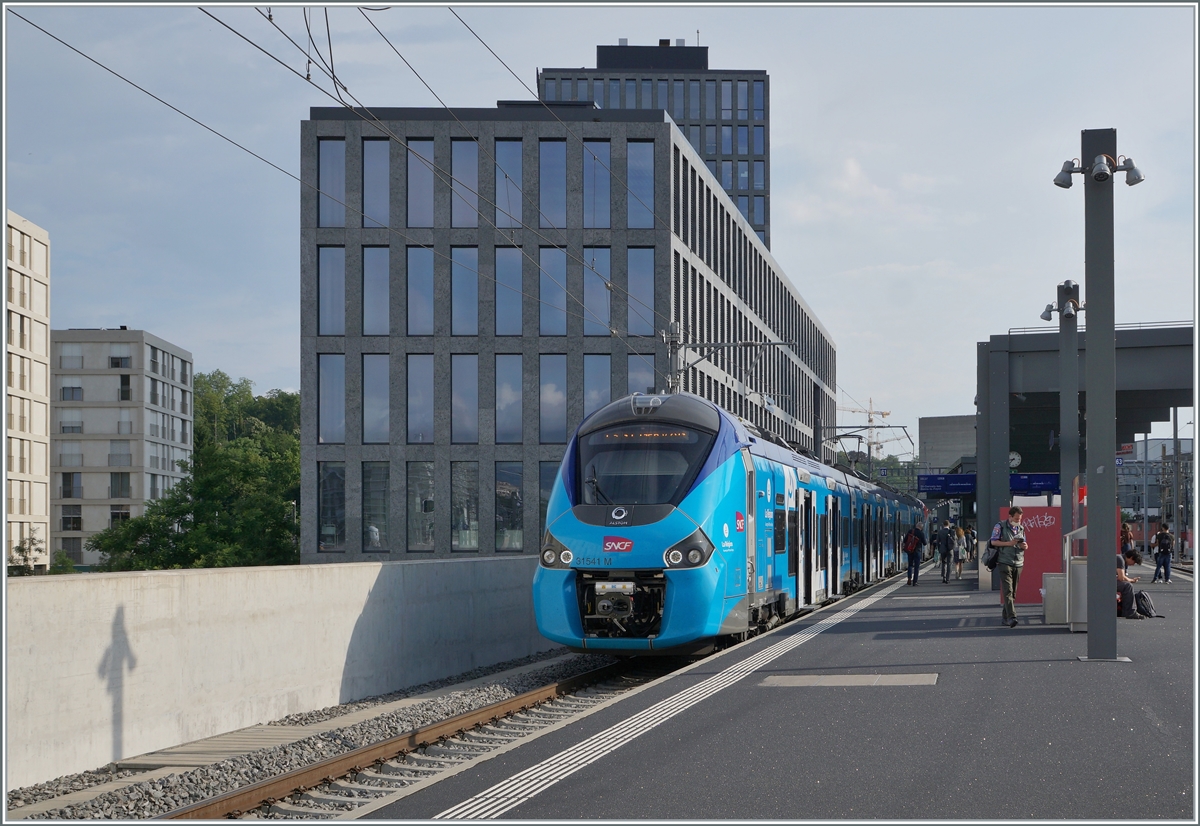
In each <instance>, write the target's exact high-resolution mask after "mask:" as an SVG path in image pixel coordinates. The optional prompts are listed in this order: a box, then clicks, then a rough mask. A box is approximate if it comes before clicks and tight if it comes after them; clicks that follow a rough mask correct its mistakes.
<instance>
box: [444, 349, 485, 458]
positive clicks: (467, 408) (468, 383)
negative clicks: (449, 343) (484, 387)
mask: <svg viewBox="0 0 1200 826" xmlns="http://www.w3.org/2000/svg"><path fill="white" fill-rule="evenodd" d="M450 385H451V389H450V395H451V399H450V400H451V406H450V441H451V442H452V443H454V444H476V443H478V442H479V356H477V355H453V356H451V357H450Z"/></svg>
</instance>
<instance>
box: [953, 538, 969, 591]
mask: <svg viewBox="0 0 1200 826" xmlns="http://www.w3.org/2000/svg"><path fill="white" fill-rule="evenodd" d="M966 561H967V532H966V531H964V530H963V529H962V528H961V527H958V528H955V529H954V578H955V579H962V566H963V563H964V562H966Z"/></svg>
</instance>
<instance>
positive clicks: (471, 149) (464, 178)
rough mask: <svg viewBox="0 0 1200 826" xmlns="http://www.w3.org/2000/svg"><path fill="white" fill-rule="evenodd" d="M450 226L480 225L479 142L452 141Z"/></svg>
mask: <svg viewBox="0 0 1200 826" xmlns="http://www.w3.org/2000/svg"><path fill="white" fill-rule="evenodd" d="M450 174H451V175H452V176H453V178H454V179H453V180H452V181H451V182H450V191H451V196H450V226H452V227H477V226H479V144H478V143H476V142H475V141H473V140H456V141H451V142H450Z"/></svg>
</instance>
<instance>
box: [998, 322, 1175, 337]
mask: <svg viewBox="0 0 1200 826" xmlns="http://www.w3.org/2000/svg"><path fill="white" fill-rule="evenodd" d="M1192 326H1193V323H1192V322H1191V321H1131V322H1129V323H1127V324H1116V325H1114V329H1117V330H1163V329H1166V328H1169V327H1187V328H1189V329H1191V327H1192ZM1078 330H1079V332H1081V333H1085V332H1087V325H1086V324H1084V323H1083V322H1082V321H1080V322H1079V327H1078ZM1029 333H1050V334H1053V335H1058V325H1057V324H1047V325H1046V326H1045V327H1009V328H1008V334H1009V335H1010V336H1011V335H1028V334H1029Z"/></svg>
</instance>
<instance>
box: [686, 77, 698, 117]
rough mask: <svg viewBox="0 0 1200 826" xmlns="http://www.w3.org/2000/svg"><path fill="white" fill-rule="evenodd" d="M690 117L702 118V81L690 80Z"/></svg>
mask: <svg viewBox="0 0 1200 826" xmlns="http://www.w3.org/2000/svg"><path fill="white" fill-rule="evenodd" d="M688 119H689V120H700V81H698V80H689V81H688Z"/></svg>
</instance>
